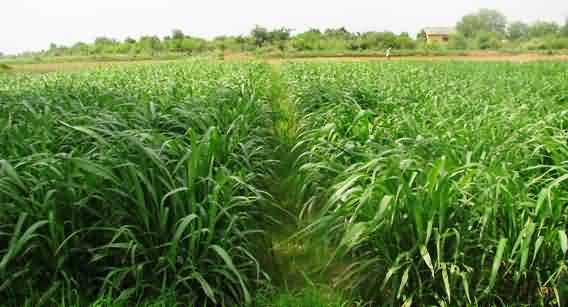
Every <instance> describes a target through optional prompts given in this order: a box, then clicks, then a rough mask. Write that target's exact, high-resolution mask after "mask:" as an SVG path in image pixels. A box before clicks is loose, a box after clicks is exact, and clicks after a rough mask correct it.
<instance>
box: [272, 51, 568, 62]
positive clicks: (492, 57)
mask: <svg viewBox="0 0 568 307" xmlns="http://www.w3.org/2000/svg"><path fill="white" fill-rule="evenodd" d="M267 61H268V62H269V63H283V62H291V61H314V62H325V61H345V62H358V61H477V62H484V61H488V62H496V61H508V62H521V63H522V62H531V61H568V55H565V54H564V55H545V54H538V53H524V54H502V53H490V52H488V53H482V52H479V53H470V54H468V55H441V56H394V57H392V58H391V59H390V60H389V59H387V58H385V57H349V56H347V57H321V58H317V57H316V58H292V59H268V60H267Z"/></svg>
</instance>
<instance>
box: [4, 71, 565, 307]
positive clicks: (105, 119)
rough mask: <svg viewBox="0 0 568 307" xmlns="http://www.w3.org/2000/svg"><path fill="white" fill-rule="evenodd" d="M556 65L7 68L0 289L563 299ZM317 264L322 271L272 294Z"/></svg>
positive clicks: (98, 298)
mask: <svg viewBox="0 0 568 307" xmlns="http://www.w3.org/2000/svg"><path fill="white" fill-rule="evenodd" d="M566 69H568V64H565V63H561V62H539V63H532V64H523V65H517V64H512V63H458V62H452V63H414V62H413V63H404V62H383V63H344V64H340V63H335V64H330V63H327V64H326V63H320V64H313V63H312V64H307V63H292V64H283V65H279V66H278V67H277V68H274V67H270V66H268V65H266V64H255V63H239V64H236V63H215V64H212V63H203V62H190V63H184V64H165V65H139V66H130V67H126V68H124V67H123V68H116V67H115V68H111V69H100V70H95V71H89V72H82V73H74V74H63V73H58V74H50V75H45V76H29V75H21V76H20V75H15V76H14V77H13V78H12V77H10V78H4V79H5V80H2V82H0V101H1V102H2V103H0V144H2V146H0V281H1V283H0V301H2V303H3V304H5V305H8V306H22V305H25V304H27V305H28V306H38V305H59V304H66V305H70V306H88V305H89V304H92V305H93V306H131V305H141V306H158V305H162V306H163V305H173V304H176V303H181V304H184V305H196V306H197V305H199V306H201V305H209V306H211V305H222V306H247V305H251V304H253V303H256V304H257V305H270V304H271V303H275V304H277V305H281V306H303V305H305V306H315V305H322V306H346V305H351V304H354V303H353V302H358V301H359V299H358V298H362V299H363V302H366V304H377V305H381V306H382V305H386V306H402V305H406V306H411V305H413V304H415V305H420V306H421V305H440V306H453V305H457V306H462V305H479V306H487V305H496V304H499V305H500V304H509V305H531V306H535V305H540V306H550V305H559V306H564V305H566V298H567V295H568V289H567V288H566V284H568V282H567V281H568V280H567V279H568V275H567V274H568V273H567V268H568V256H567V253H568V235H567V229H566V225H567V224H568V205H567V202H566V200H567V199H568V167H567V165H566V161H568V144H567V142H566V140H567V138H568V132H567V128H568V112H567V111H566V107H567V105H566V104H567V103H568V97H567V96H566V93H565V86H566V73H565V72H566ZM543 76H546V78H544V77H543ZM432 80H436V81H435V82H433V81H432ZM278 176H280V177H278ZM275 202H278V204H274V203H275ZM280 205H282V206H280ZM284 206H285V207H284ZM274 212H277V213H274ZM293 214H296V215H297V217H296V216H294V215H293ZM275 217H282V218H281V219H282V220H284V219H286V221H288V220H290V221H291V222H290V225H292V226H294V227H298V225H302V226H305V227H302V229H301V231H300V232H299V233H295V234H294V233H293V230H292V231H289V230H288V228H287V227H284V226H290V225H288V224H286V225H284V223H285V222H284V221H282V220H279V221H273V220H274V218H275ZM274 222H277V226H276V227H274V224H273V223H274ZM278 222H280V223H278ZM266 223H270V224H271V226H272V227H266ZM274 228H281V229H280V230H281V231H273V232H272V235H275V236H274V238H271V237H270V233H268V232H269V231H272V229H274ZM276 235H279V236H280V237H278V238H277V239H276ZM282 236H284V237H285V238H282ZM289 236H291V237H289ZM271 239H275V242H277V243H280V244H272V243H271V241H272V240H271ZM306 239H307V240H309V241H308V242H309V244H307V243H306V244H291V243H292V242H297V241H303V240H306ZM276 240H278V241H276ZM286 244H290V246H288V245H286ZM282 247H287V248H284V249H283V248H282ZM277 256H279V257H290V258H288V259H291V260H293V261H288V262H286V261H285V260H286V258H281V259H274V257H277ZM307 261H310V263H306V262H307ZM279 264H280V266H278V265H279ZM294 265H296V267H294ZM300 265H301V266H302V269H304V271H299V270H300V268H299V266H300ZM305 271H309V272H305ZM312 271H315V273H313V272H312ZM279 274H281V275H283V274H290V276H288V277H294V279H293V280H292V279H290V281H295V283H288V280H286V276H280V275H279ZM311 274H314V275H316V274H321V276H325V277H326V278H325V281H330V284H327V285H322V286H319V285H318V286H316V285H313V284H310V285H308V286H306V287H305V288H304V289H291V290H288V289H286V290H284V289H282V288H278V287H277V286H278V282H277V281H280V283H281V284H284V285H297V284H299V283H298V282H297V279H298V277H306V278H305V279H307V280H309V279H310V278H311V277H312V276H310V275H311ZM271 280H273V281H275V282H274V283H273V284H271V285H272V286H274V287H276V288H274V287H268V288H266V287H265V286H264V285H266V284H269V285H270V281H271ZM317 280H320V279H317ZM273 289H275V290H273ZM336 289H341V292H337V291H336ZM344 293H349V294H353V296H354V297H355V298H356V299H351V298H346V297H344V295H343V294H344ZM255 297H256V302H253V301H254V298H255ZM366 304H363V305H366Z"/></svg>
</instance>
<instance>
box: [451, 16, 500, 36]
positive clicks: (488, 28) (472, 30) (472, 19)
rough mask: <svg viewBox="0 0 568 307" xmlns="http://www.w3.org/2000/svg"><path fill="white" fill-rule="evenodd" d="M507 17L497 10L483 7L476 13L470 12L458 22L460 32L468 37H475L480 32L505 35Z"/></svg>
mask: <svg viewBox="0 0 568 307" xmlns="http://www.w3.org/2000/svg"><path fill="white" fill-rule="evenodd" d="M506 27H507V18H506V17H505V15H503V14H502V13H500V12H498V11H496V10H490V9H481V10H479V12H477V13H476V14H468V15H465V16H464V17H462V19H461V20H460V21H459V22H458V23H457V25H456V28H457V30H458V32H460V33H462V34H463V35H464V36H465V37H466V38H473V37H475V36H476V35H478V34H479V33H483V32H487V33H496V34H498V35H505V30H506Z"/></svg>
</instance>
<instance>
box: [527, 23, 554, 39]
mask: <svg viewBox="0 0 568 307" xmlns="http://www.w3.org/2000/svg"><path fill="white" fill-rule="evenodd" d="M559 31H560V26H559V25H558V24H557V23H556V22H548V21H537V22H535V23H533V24H532V25H531V26H530V27H529V36H530V37H531V38H540V37H545V36H549V35H556V34H558V32H559Z"/></svg>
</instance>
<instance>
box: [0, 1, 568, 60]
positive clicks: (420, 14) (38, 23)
mask: <svg viewBox="0 0 568 307" xmlns="http://www.w3.org/2000/svg"><path fill="white" fill-rule="evenodd" d="M1 7H2V10H1V11H2V16H1V17H0V29H1V30H0V52H4V53H18V52H24V51H35V50H41V49H47V48H48V47H49V44H50V43H51V42H58V43H62V44H73V43H75V42H77V41H85V42H92V41H94V39H95V38H96V37H99V36H107V37H113V38H117V39H124V38H125V37H127V36H130V37H139V36H142V35H159V36H163V35H168V34H169V33H171V30H172V29H182V30H183V31H184V32H185V33H186V34H189V35H194V36H200V37H205V38H212V37H215V36H217V35H238V34H245V33H248V32H250V30H251V29H252V28H253V27H254V26H255V25H256V24H259V25H263V26H266V27H269V28H277V27H281V26H285V27H288V28H292V29H295V30H297V31H305V30H307V29H309V28H311V27H316V28H336V27H341V26H345V27H347V28H348V29H349V30H350V31H360V32H364V31H384V30H390V31H394V32H409V33H411V34H415V33H417V32H418V31H419V30H420V29H421V28H423V27H427V26H451V25H455V23H456V22H457V21H458V20H459V19H461V17H462V16H464V15H466V14H468V13H472V12H475V11H477V10H478V9H479V8H483V7H487V8H492V9H496V10H499V11H501V12H502V13H504V14H505V15H506V16H507V17H508V20H509V21H514V20H521V21H525V22H534V21H536V20H546V21H556V22H559V23H562V22H563V21H564V19H565V18H566V17H568V1H566V0H547V1H534V0H477V1H475V0H458V1H456V0H439V1H421V0H420V1H419V0H396V1H376V0H350V1H329V0H311V1H306V0H287V1H267V0H247V1H234V0H233V1H229V0H223V1H222V0H207V1H187V0H97V1H77V0H25V1H24V0H2V6H1Z"/></svg>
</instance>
